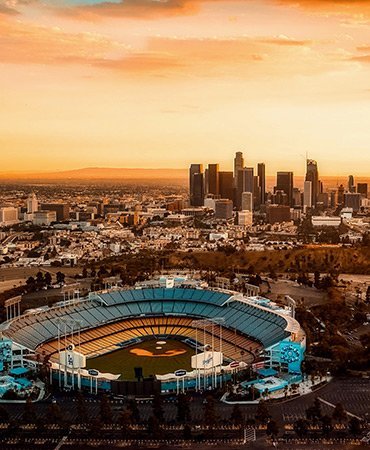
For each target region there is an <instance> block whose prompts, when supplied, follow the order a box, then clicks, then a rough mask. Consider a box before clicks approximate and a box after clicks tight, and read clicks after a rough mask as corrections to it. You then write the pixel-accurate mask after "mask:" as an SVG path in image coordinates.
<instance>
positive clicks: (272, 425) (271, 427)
mask: <svg viewBox="0 0 370 450" xmlns="http://www.w3.org/2000/svg"><path fill="white" fill-rule="evenodd" d="M266 434H267V435H268V436H271V437H272V438H276V436H277V435H278V434H279V426H278V424H277V422H275V420H270V421H269V422H268V424H267V428H266Z"/></svg>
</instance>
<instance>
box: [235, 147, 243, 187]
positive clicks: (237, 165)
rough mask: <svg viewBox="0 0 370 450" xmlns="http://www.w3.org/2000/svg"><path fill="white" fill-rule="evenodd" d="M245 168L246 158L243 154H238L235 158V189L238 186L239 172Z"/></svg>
mask: <svg viewBox="0 0 370 450" xmlns="http://www.w3.org/2000/svg"><path fill="white" fill-rule="evenodd" d="M243 167H244V158H243V153H242V152H236V153H235V158H234V187H235V188H236V187H237V186H238V176H239V175H238V172H239V170H242V169H243Z"/></svg>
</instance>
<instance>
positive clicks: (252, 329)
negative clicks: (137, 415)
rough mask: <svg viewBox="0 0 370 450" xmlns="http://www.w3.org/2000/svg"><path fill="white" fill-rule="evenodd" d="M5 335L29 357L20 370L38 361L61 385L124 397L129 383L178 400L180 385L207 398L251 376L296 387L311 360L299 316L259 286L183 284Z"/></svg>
mask: <svg viewBox="0 0 370 450" xmlns="http://www.w3.org/2000/svg"><path fill="white" fill-rule="evenodd" d="M1 332H2V336H3V339H5V341H6V342H9V341H11V342H13V343H15V344H16V345H17V348H20V349H22V353H24V355H25V356H24V358H23V357H22V359H19V358H18V359H17V361H18V365H19V364H23V365H26V364H27V355H33V357H34V359H35V357H36V356H37V355H38V356H37V359H38V360H39V361H45V360H47V364H48V367H49V368H50V381H51V382H52V383H54V384H55V385H58V384H59V387H60V388H62V389H74V388H84V389H89V390H90V391H91V392H96V393H97V392H98V391H102V390H105V391H112V392H114V393H123V392H126V391H127V389H128V388H127V383H131V384H136V385H137V384H140V383H141V384H145V382H146V383H147V385H149V384H150V382H151V383H156V385H157V386H158V385H159V386H160V389H161V391H162V392H171V391H174V390H176V389H177V390H178V389H179V380H180V381H181V383H180V386H181V388H182V389H200V388H205V389H207V388H208V389H210V388H212V387H213V388H214V387H217V386H219V385H221V384H222V382H223V381H224V380H225V379H227V377H228V376H230V375H231V374H232V373H233V372H235V370H241V369H244V368H253V370H255V371H256V372H258V371H262V372H263V371H264V372H265V373H266V374H267V373H270V375H271V376H270V378H271V379H275V380H276V379H278V378H276V376H275V378H274V376H273V375H276V374H277V373H279V374H283V376H284V379H285V380H287V379H289V377H292V379H293V377H294V379H295V380H296V379H297V376H298V377H299V376H300V375H301V363H302V361H303V358H304V351H305V335H304V332H303V331H302V329H301V327H300V325H299V323H298V322H297V321H296V320H295V318H294V306H292V305H291V306H290V307H288V306H284V307H283V306H278V305H277V304H275V303H272V302H270V301H269V300H268V299H265V298H263V297H260V296H259V295H258V288H256V287H254V286H248V291H247V294H245V295H244V294H241V293H239V292H234V291H230V290H226V289H220V288H211V287H209V286H208V285H207V284H206V283H205V282H201V281H199V280H193V279H190V278H188V277H186V276H182V277H169V276H166V277H160V278H158V279H155V280H150V281H147V282H144V283H140V284H137V285H135V286H134V287H132V288H119V287H113V288H110V289H106V290H103V291H99V292H91V293H90V294H89V295H88V296H87V297H86V298H77V299H72V300H67V301H63V302H59V303H57V304H54V305H53V306H50V307H48V306H45V307H42V308H38V309H37V310H32V311H28V312H25V313H24V314H22V315H19V316H17V317H14V318H13V319H10V320H8V321H7V322H5V323H3V324H2V325H1ZM3 354H5V353H4V352H3ZM7 355H8V356H7V357H8V358H9V353H7ZM35 355H36V356H35ZM19 361H21V362H19ZM6 362H7V361H3V363H6ZM8 363H9V361H8ZM14 365H15V364H13V362H12V363H11V366H12V367H13V366H14ZM269 371H270V372H269ZM262 372H261V373H262ZM266 379H267V378H266ZM285 383H286V381H285ZM270 384H271V383H270ZM271 385H272V386H273V385H274V383H272V384H271ZM120 386H121V387H120ZM122 386H126V387H125V388H123V387H122ZM274 386H275V388H278V387H279V384H277V385H276V383H275V385H274ZM135 389H138V388H137V387H136V388H135ZM148 389H149V390H150V388H148ZM272 389H273V388H272Z"/></svg>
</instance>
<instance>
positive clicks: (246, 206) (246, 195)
mask: <svg viewBox="0 0 370 450" xmlns="http://www.w3.org/2000/svg"><path fill="white" fill-rule="evenodd" d="M241 209H242V211H253V194H252V192H243V193H242V206H241Z"/></svg>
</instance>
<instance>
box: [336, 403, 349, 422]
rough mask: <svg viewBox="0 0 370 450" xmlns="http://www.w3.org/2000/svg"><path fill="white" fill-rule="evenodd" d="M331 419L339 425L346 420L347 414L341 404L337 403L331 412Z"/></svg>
mask: <svg viewBox="0 0 370 450" xmlns="http://www.w3.org/2000/svg"><path fill="white" fill-rule="evenodd" d="M333 419H334V420H335V421H337V422H339V423H342V422H345V421H346V420H347V413H346V410H345V409H344V406H343V405H342V403H337V404H336V405H335V408H334V411H333Z"/></svg>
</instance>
